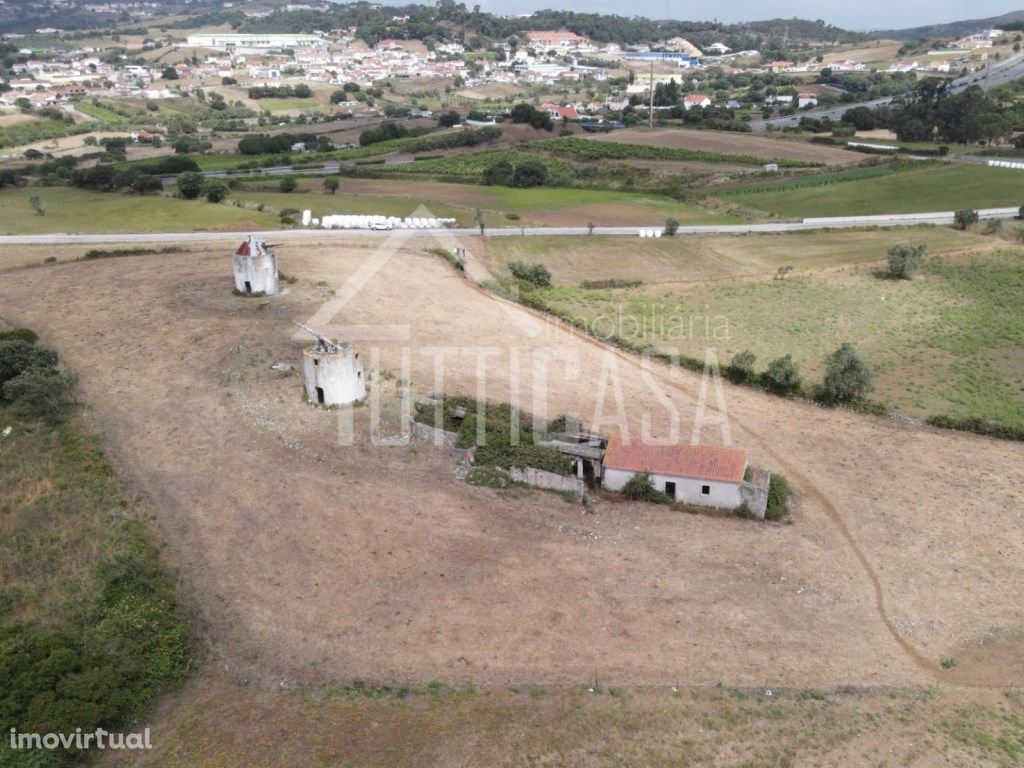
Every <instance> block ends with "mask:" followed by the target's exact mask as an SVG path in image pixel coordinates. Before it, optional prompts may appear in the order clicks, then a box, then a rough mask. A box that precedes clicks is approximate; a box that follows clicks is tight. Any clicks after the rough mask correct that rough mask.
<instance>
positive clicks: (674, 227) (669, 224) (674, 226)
mask: <svg viewBox="0 0 1024 768" xmlns="http://www.w3.org/2000/svg"><path fill="white" fill-rule="evenodd" d="M678 231H679V222H678V221H676V220H675V219H666V220H665V235H666V236H667V237H675V236H676V232H678Z"/></svg>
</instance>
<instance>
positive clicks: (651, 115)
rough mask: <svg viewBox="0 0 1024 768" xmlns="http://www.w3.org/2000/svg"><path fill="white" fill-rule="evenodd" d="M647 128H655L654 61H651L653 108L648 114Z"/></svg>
mask: <svg viewBox="0 0 1024 768" xmlns="http://www.w3.org/2000/svg"><path fill="white" fill-rule="evenodd" d="M647 127H648V128H654V59H651V108H650V110H649V111H648V112H647Z"/></svg>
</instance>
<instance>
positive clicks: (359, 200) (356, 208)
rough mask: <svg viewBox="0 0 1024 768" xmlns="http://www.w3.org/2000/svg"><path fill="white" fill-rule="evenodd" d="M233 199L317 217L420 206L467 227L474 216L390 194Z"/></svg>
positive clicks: (243, 195)
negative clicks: (307, 213) (307, 211)
mask: <svg viewBox="0 0 1024 768" xmlns="http://www.w3.org/2000/svg"><path fill="white" fill-rule="evenodd" d="M230 197H231V199H232V200H242V201H244V202H245V203H247V204H252V203H263V204H264V205H265V206H267V207H268V208H272V209H274V210H277V211H281V210H284V209H285V208H298V209H299V210H303V209H306V208H308V209H309V210H311V211H312V212H313V215H314V216H316V217H317V218H320V217H322V216H325V215H327V214H341V213H356V214H380V215H382V216H400V217H404V216H412V215H413V214H414V213H415V212H416V209H417V208H419V207H420V206H421V205H425V206H427V208H428V209H429V211H430V213H431V214H432V215H433V216H436V217H439V218H449V217H450V218H454V219H458V220H459V222H460V223H461V224H464V225H466V226H470V225H472V223H473V217H472V214H471V212H470V211H468V210H467V209H465V208H457V207H455V206H451V205H446V204H444V203H437V202H431V201H427V200H423V201H421V200H418V199H416V198H412V197H400V196H389V195H346V194H343V193H342V192H338V193H336V194H334V195H325V194H323V193H322V192H315V191H310V192H300V191H296V192H288V193H285V192H273V191H269V190H268V191H262V190H261V191H257V192H248V191H241V190H238V191H233V192H232V193H231V196H230Z"/></svg>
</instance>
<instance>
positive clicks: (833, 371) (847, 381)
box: [822, 344, 874, 403]
mask: <svg viewBox="0 0 1024 768" xmlns="http://www.w3.org/2000/svg"><path fill="white" fill-rule="evenodd" d="M873 388H874V385H873V384H872V382H871V371H870V369H868V367H867V365H866V364H865V363H864V361H863V360H861V359H860V356H859V355H858V354H857V351H856V350H855V349H854V348H853V345H852V344H843V345H842V346H840V347H839V349H837V350H836V351H835V352H833V353H832V354H831V355H829V356H828V357H827V358H825V381H824V384H823V388H822V396H823V398H824V399H825V401H826V402H829V403H849V402H853V401H854V400H860V399H861V398H863V397H864V396H865V395H866V394H867V393H868V392H870V391H871V390H872V389H873Z"/></svg>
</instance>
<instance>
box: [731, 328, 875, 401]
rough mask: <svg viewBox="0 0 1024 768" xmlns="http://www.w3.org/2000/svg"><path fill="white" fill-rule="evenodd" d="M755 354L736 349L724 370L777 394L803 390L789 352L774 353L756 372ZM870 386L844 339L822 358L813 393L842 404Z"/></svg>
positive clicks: (738, 379) (868, 374)
mask: <svg viewBox="0 0 1024 768" xmlns="http://www.w3.org/2000/svg"><path fill="white" fill-rule="evenodd" d="M756 362H757V356H756V355H755V354H754V353H753V352H751V351H750V350H746V351H744V352H740V353H739V354H738V355H736V356H735V357H734V358H733V359H732V360H731V361H730V363H729V365H728V366H727V367H726V368H725V370H724V373H725V374H726V376H727V377H728V378H729V379H730V380H731V381H733V382H735V383H737V384H750V385H757V386H762V387H764V388H765V389H767V390H768V391H769V392H774V393H775V394H777V395H796V394H800V393H802V392H803V391H804V383H803V380H802V379H801V377H800V372H799V370H798V369H797V365H796V363H795V362H794V361H793V356H792V355H788V354H787V355H783V356H781V357H777V358H775V359H774V360H772V361H771V362H770V363H768V367H767V368H766V369H765V370H764V371H763V372H761V373H758V372H757V371H756V370H755V368H754V365H755V363H756ZM872 389H874V382H873V376H872V374H871V370H870V369H869V368H868V366H867V364H865V363H864V361H863V360H862V359H861V358H860V355H858V354H857V351H856V350H855V349H854V347H853V345H852V344H849V343H844V344H842V345H841V346H840V347H839V348H838V349H837V350H836V351H835V352H833V353H832V354H830V355H829V356H828V357H826V358H825V377H824V379H823V381H822V383H821V386H820V387H818V388H817V389H816V391H815V392H814V393H813V394H814V396H815V397H816V399H818V400H820V401H822V402H824V403H828V404H830V405H843V404H849V403H856V402H858V401H861V400H863V399H864V398H865V397H866V396H867V395H868V393H869V392H871V390H872Z"/></svg>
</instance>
